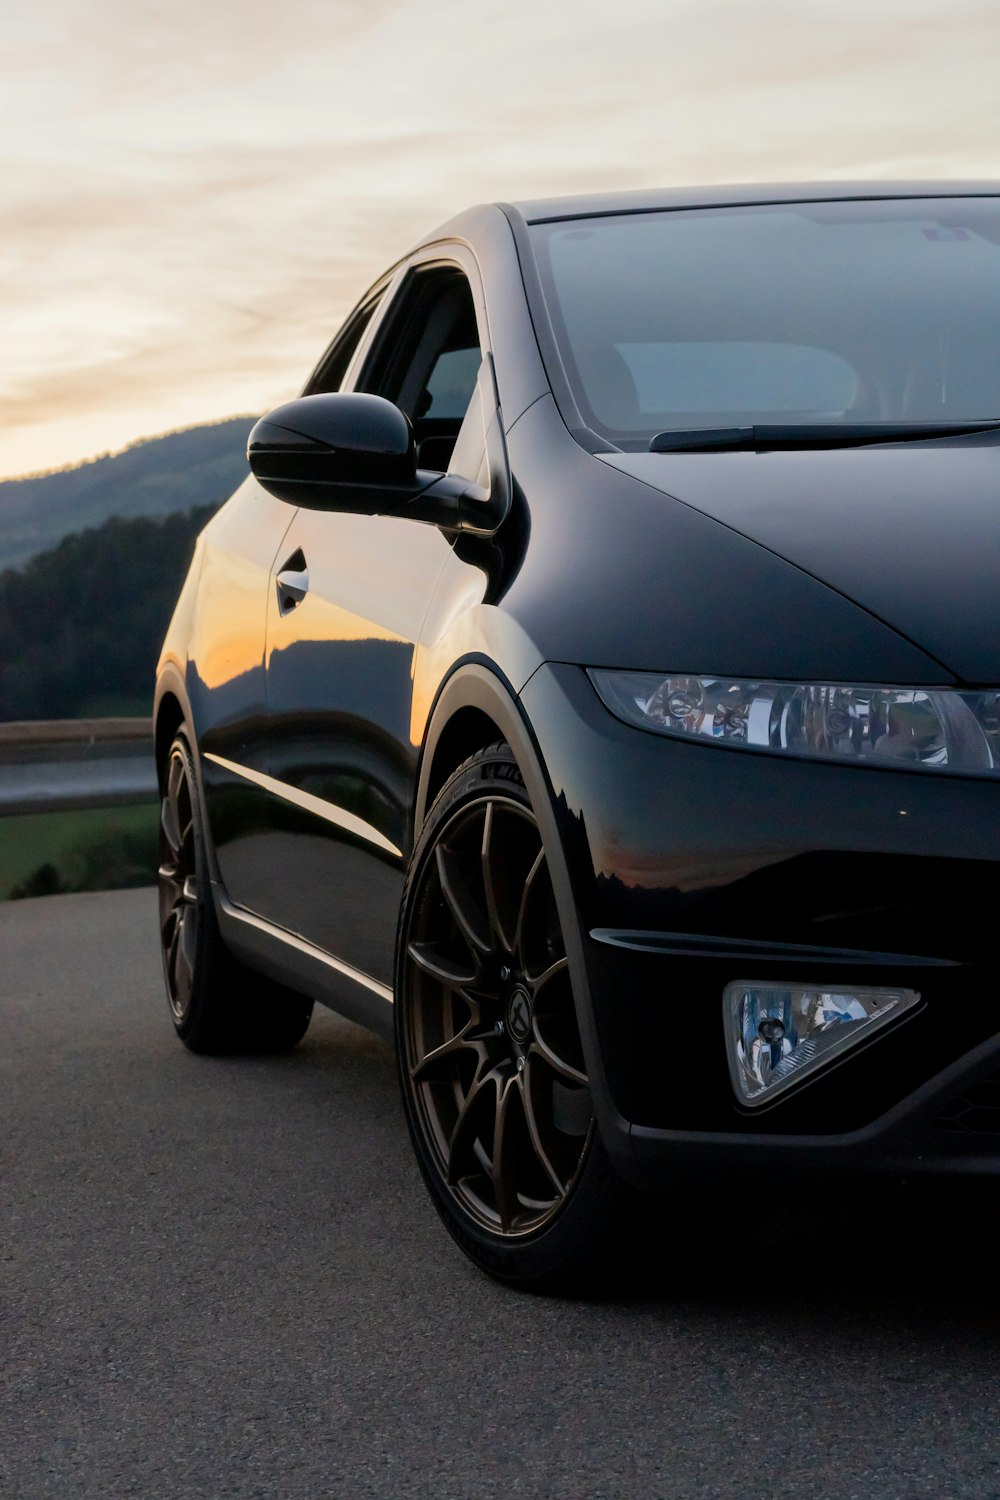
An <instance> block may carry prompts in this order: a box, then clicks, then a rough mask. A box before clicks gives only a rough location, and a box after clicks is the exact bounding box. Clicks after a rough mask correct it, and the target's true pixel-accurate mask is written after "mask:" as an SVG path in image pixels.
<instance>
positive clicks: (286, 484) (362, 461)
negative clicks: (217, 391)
mask: <svg viewBox="0 0 1000 1500" xmlns="http://www.w3.org/2000/svg"><path fill="white" fill-rule="evenodd" d="M247 461H248V463H249V464H250V468H251V469H252V471H253V474H254V477H255V478H256V479H257V480H258V481H259V483H260V484H261V485H262V486H263V487H264V489H266V490H267V491H268V493H269V494H271V495H275V496H276V497H277V498H278V499H279V500H287V501H288V502H289V503H290V504H292V505H301V506H305V507H306V508H307V509H309V510H339V511H354V512H357V513H359V514H361V515H378V514H380V513H381V512H383V511H387V510H394V509H396V508H397V506H400V505H405V504H406V502H407V501H408V500H412V499H413V497H414V496H415V495H417V494H419V493H420V491H421V490H423V489H426V488H427V485H428V483H429V482H430V480H431V478H432V476H431V475H422V476H421V477H420V478H418V477H417V459H416V450H415V447H414V442H413V429H412V428H411V426H410V424H409V422H408V421H407V419H406V417H405V416H404V415H403V413H402V412H401V411H400V410H399V408H398V407H397V406H393V404H392V402H391V401H385V400H383V398H382V397H381V396H367V395H360V394H352V395H323V396H300V397H299V399H298V400H297V401H289V402H287V403H286V404H285V405H284V406H278V407H276V408H275V409H274V411H272V412H268V414H267V416H266V417H261V419H260V421H259V422H258V423H257V424H256V426H255V427H254V428H253V430H252V432H251V433H250V437H249V439H248V441H247Z"/></svg>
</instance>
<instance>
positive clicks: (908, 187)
mask: <svg viewBox="0 0 1000 1500" xmlns="http://www.w3.org/2000/svg"><path fill="white" fill-rule="evenodd" d="M994 195H1000V182H989V181H979V182H961V181H956V180H955V179H954V178H952V179H951V180H949V181H945V182H935V181H927V182H922V181H921V182H916V181H913V182H905V181H904V182H873V181H866V182H769V183H760V182H740V183H734V184H731V185H726V186H723V185H719V186H715V187H673V188H640V189H638V190H636V191H633V192H627V193H587V194H580V195H576V196H573V197H567V198H534V199H530V200H527V201H522V202H517V203H512V204H504V205H502V206H503V207H504V208H505V209H506V210H507V211H508V212H510V210H513V212H514V213H515V214H517V215H518V216H519V217H520V218H521V219H523V220H524V222H525V223H527V224H539V223H543V222H544V221H545V220H552V219H578V218H589V217H593V216H598V215H602V214H635V213H650V212H653V211H655V210H656V209H671V208H728V207H731V206H736V205H739V204H756V203H800V202H805V201H808V202H822V201H827V202H830V201H837V200H845V199H860V198H968V197H977V198H978V197H992V196H994Z"/></svg>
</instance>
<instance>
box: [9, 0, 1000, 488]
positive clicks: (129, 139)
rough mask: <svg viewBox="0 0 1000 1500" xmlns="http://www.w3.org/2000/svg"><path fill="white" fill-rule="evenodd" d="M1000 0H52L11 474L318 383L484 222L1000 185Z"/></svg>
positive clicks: (23, 257)
mask: <svg viewBox="0 0 1000 1500" xmlns="http://www.w3.org/2000/svg"><path fill="white" fill-rule="evenodd" d="M998 56H1000V0H988V3H982V0H934V3H927V0H839V3H838V4H837V5H835V6H834V5H830V4H828V3H826V0H822V3H821V0H614V3H611V0H600V3H597V0H504V3H494V0H465V3H459V0H284V3H282V4H275V3H274V0H239V3H236V0H221V3H213V0H196V3H193V0H171V3H169V4H167V3H149V0H33V3H32V4H31V5H30V6H26V5H25V6H21V7H18V8H17V9H15V8H14V7H13V6H8V7H7V12H6V14H5V16H4V45H3V48H2V52H0V75H2V78H0V135H2V142H3V152H2V157H0V163H2V165H0V171H2V174H3V183H2V187H3V203H4V231H5V232H4V235H3V239H2V242H0V261H2V265H3V272H4V274H3V276H2V278H0V298H2V304H3V305H2V309H0V324H2V328H3V348H4V355H5V357H4V360H3V364H2V367H0V477H6V476H9V475H13V474H19V473H24V472H28V471H33V470H38V469H43V468H48V467H53V466H56V465H60V464H64V463H68V462H73V461H75V460H78V459H81V458H85V457H89V456H92V455H94V454H96V453H99V452H102V451H106V450H108V449H114V448H117V447H120V446H122V445H123V444H125V443H127V442H129V441H130V440H132V439H134V438H137V437H140V436H144V435H148V434H151V433H156V432H162V431H164V430H166V429H169V428H172V427H177V426H181V425H186V424H188V423H192V422H198V421H207V420H211V419H214V418H217V417H222V416H226V415H229V414H231V413H236V412H256V411H260V410H263V409H264V408H266V407H267V406H269V405H271V404H274V403H275V402H276V401H278V400H280V399H284V398H285V397H287V396H289V395H290V394H293V393H294V392H295V391H296V390H297V388H298V387H299V386H300V385H301V383H302V381H303V379H304V377H305V375H306V374H307V373H308V370H309V369H310V367H311V366H312V364H313V363H314V362H315V360H316V358H317V357H318V355H319V353H320V351H321V349H322V347H323V346H324V345H325V343H326V342H327V341H328V339H329V337H330V335H331V334H332V332H333V331H334V330H335V328H336V326H337V324H338V322H339V320H340V319H341V317H342V316H343V314H344V313H345V312H346V311H347V309H348V308H349V306H350V305H351V303H352V302H353V301H354V300H355V298H356V297H357V295H358V294H359V293H360V292H361V291H363V290H364V288H365V286H366V285H367V283H368V282H369V281H371V280H372V279H373V278H374V277H375V276H376V275H377V274H378V273H379V272H380V271H381V270H382V268H383V266H384V265H386V264H387V263H388V262H390V261H391V260H394V259H395V258H396V257H397V256H398V255H399V254H401V253H402V252H403V251H404V250H405V249H406V247H407V246H408V244H409V243H410V242H411V241H412V240H413V239H415V238H416V237H417V235H418V234H420V233H422V232H423V231H424V230H425V229H426V228H429V227H431V226H433V225H434V224H435V223H437V222H439V221H441V220H443V219H445V218H447V217H449V216H450V215H451V214H452V213H453V212H455V211H457V210H458V209H460V208H462V207H464V206H466V205H467V204H469V203H472V202H478V201H482V200H484V199H492V198H521V197H530V196H532V195H541V194H550V193H558V192H576V191H583V190H587V189H591V188H592V189H604V188H614V187H622V188H627V187H635V186H646V185H653V184H670V183H687V182H726V181H756V180H769V179H785V180H787V179H797V178H832V177H838V176H856V177H863V178H878V177H920V176H940V177H947V178H955V177H1000V87H998V75H997V58H998Z"/></svg>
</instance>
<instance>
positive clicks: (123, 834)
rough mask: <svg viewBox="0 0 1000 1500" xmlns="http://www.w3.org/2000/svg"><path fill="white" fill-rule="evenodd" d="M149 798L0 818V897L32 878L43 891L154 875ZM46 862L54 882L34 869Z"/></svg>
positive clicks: (141, 881) (135, 881)
mask: <svg viewBox="0 0 1000 1500" xmlns="http://www.w3.org/2000/svg"><path fill="white" fill-rule="evenodd" d="M158 824H159V806H158V804H156V803H155V802H143V803H139V804H130V805H128V806H124V807H93V808H91V807H88V808H81V809H78V810H75V811H72V812H50V813H25V814H21V815H18V816H15V817H8V818H0V900H4V901H5V900H8V899H9V898H10V895H11V892H12V891H13V890H14V889H15V887H17V886H23V885H24V884H25V882H30V881H31V879H32V877H33V876H35V877H36V885H35V888H33V889H32V892H31V893H32V894H36V893H37V894H44V893H45V891H46V890H50V891H51V890H53V889H61V890H86V891H100V890H115V889H118V888H120V887H123V886H135V885H151V884H152V883H153V881H154V880H155V878H156V830H157V827H158ZM44 865H48V866H51V867H52V869H53V870H54V871H55V872H56V877H57V879H56V880H53V879H52V877H42V879H41V883H40V885H39V884H38V876H37V872H38V871H39V869H40V868H41V867H42V866H44Z"/></svg>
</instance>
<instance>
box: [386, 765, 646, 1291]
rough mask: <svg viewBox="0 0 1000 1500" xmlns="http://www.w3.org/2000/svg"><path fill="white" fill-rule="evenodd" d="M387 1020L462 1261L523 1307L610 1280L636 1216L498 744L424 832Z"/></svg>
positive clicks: (451, 788) (406, 1096)
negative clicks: (614, 1160)
mask: <svg viewBox="0 0 1000 1500" xmlns="http://www.w3.org/2000/svg"><path fill="white" fill-rule="evenodd" d="M395 1015H396V1038H397V1056H398V1059H399V1068H400V1077H401V1083H402V1091H403V1100H404V1105H405V1108H406V1114H407V1120H408V1123H409V1128H410V1134H411V1137H412V1140H413V1145H414V1149H415V1151H416V1155H417V1160H418V1162H419V1164H420V1168H421V1170H422V1172H423V1175H424V1178H425V1181H426V1182H427V1185H428V1187H429V1189H430V1192H431V1195H432V1197H433V1199H434V1202H435V1204H436V1206H437V1208H438V1211H439V1213H440V1214H441V1217H442V1218H443V1219H444V1222H445V1224H446V1225H447V1227H448V1229H449V1231H450V1232H451V1234H452V1235H453V1237H454V1238H455V1240H456V1241H457V1242H458V1244H459V1245H460V1246H461V1247H462V1249H463V1250H464V1251H465V1252H466V1254H467V1255H468V1256H469V1257H470V1258H471V1259H472V1260H473V1261H475V1263H476V1264H477V1265H479V1266H480V1267H481V1268H482V1269H484V1270H486V1271H488V1272H489V1273H490V1274H491V1275H493V1276H495V1277H497V1278H498V1279H500V1280H502V1281H506V1282H508V1283H512V1284H515V1285H519V1286H523V1287H525V1288H532V1289H535V1290H556V1289H559V1288H562V1287H568V1286H572V1285H573V1284H574V1283H578V1282H580V1281H582V1280H585V1279H587V1278H588V1277H589V1276H591V1275H592V1274H593V1273H594V1272H595V1271H596V1270H597V1269H599V1268H600V1267H602V1266H603V1265H605V1264H606V1263H607V1261H608V1260H609V1258H610V1257H611V1256H612V1254H613V1252H614V1250H615V1248H616V1246H617V1245H618V1244H619V1243H620V1240H621V1235H622V1231H623V1230H624V1225H625V1221H626V1219H627V1218H628V1217H629V1216H630V1214H629V1210H631V1209H632V1208H633V1207H634V1201H635V1200H634V1196H633V1194H632V1193H631V1191H630V1190H629V1189H628V1188H627V1187H626V1186H625V1184H624V1183H623V1182H622V1181H621V1180H620V1179H619V1178H618V1176H617V1174H616V1173H615V1172H614V1170H613V1168H612V1166H611V1163H610V1161H609V1160H608V1158H607V1155H606V1153H605V1151H604V1149H603V1147H602V1145H601V1142H600V1139H599V1137H598V1134H597V1130H596V1126H595V1122H594V1109H593V1100H592V1096H591V1090H590V1082H589V1079H588V1076H587V1068H586V1063H585V1060H584V1055H583V1048H582V1045H581V1041H580V1032H579V1028H578V1025H577V1018H576V1008H575V1003H574V999H573V991H572V985H571V981H570V973H569V961H568V958H567V954H566V945H565V942H564V940H563V933H562V929H561V926H560V921H559V916H558V913H557V910H556V903H555V897H554V894H553V890H552V881H551V877H550V874H549V867H548V861H547V858H546V851H545V848H544V845H543V843H542V837H541V832H540V830H539V826H538V822H537V820H536V818H535V814H534V812H533V810H532V807H531V803H530V800H529V798H528V794H527V792H526V790H525V786H524V781H523V778H522V776H521V773H520V770H519V768H518V766H517V763H516V761H515V760H514V757H513V754H512V752H511V750H510V748H509V746H507V745H505V744H499V745H494V746H492V747H491V748H490V749H488V750H484V751H481V752H479V753H478V754H477V755H474V756H472V757H471V758H470V759H469V760H468V761H466V763H465V764H464V765H463V766H461V767H460V768H459V770H458V771H456V772H455V774H454V775H453V776H452V777H451V779H450V780H449V782H448V783H447V785H446V786H445V787H444V789H443V790H442V792H441V794H440V796H439V797H438V799H437V801H436V803H435V805H434V807H433V809H432V811H431V813H430V815H429V817H428V819H427V822H426V824H425V826H424V830H423V833H422V834H421V837H420V840H419V842H418V844H417V847H416V849H415V851H414V855H413V860H412V863H411V868H410V875H409V878H408V880H407V885H406V890H405V894H404V898H403V908H402V913H401V918H400V929H399V940H398V944H397V973H396V1006H395Z"/></svg>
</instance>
